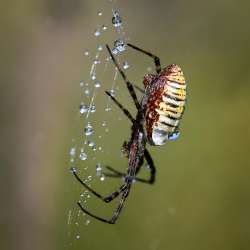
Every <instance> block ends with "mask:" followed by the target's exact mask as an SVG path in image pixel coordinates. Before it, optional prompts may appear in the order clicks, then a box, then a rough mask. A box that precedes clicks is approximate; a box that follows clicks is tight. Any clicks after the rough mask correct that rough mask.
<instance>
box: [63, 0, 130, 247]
mask: <svg viewBox="0 0 250 250" xmlns="http://www.w3.org/2000/svg"><path fill="white" fill-rule="evenodd" d="M103 4H109V6H110V8H111V11H110V12H109V13H105V12H103V11H101V10H99V11H96V19H98V24H97V26H96V27H94V29H93V31H92V34H91V35H92V37H93V45H92V47H91V48H87V49H86V48H85V49H84V52H83V56H84V61H85V65H87V64H89V65H90V66H89V74H88V75H85V76H83V79H82V80H80V82H79V90H80V103H79V107H78V109H77V116H78V122H79V131H76V133H77V136H76V137H75V138H72V141H71V146H70V149H69V164H70V171H71V172H72V171H76V172H77V173H78V174H79V175H80V176H81V179H82V181H83V182H84V183H86V184H87V185H89V186H91V184H92V182H93V181H95V182H103V181H105V176H104V175H103V174H102V170H103V163H102V159H103V155H104V154H107V153H110V152H108V151H110V148H109V147H105V145H103V140H102V139H103V137H105V136H106V135H107V134H108V133H109V130H110V129H109V123H108V119H106V118H107V117H110V115H112V112H113V110H112V107H113V103H112V100H111V99H110V97H108V96H106V97H105V99H104V100H105V104H104V105H103V104H100V103H99V102H98V95H104V93H105V92H104V91H105V90H109V92H110V93H111V94H112V95H113V96H114V95H115V94H116V93H117V91H119V86H118V84H117V82H118V80H119V79H118V78H119V76H118V70H117V69H116V68H115V67H114V64H113V62H112V60H111V59H110V57H109V55H108V53H107V50H106V46H105V44H106V43H107V39H106V38H105V37H106V36H107V33H108V32H110V33H112V35H113V36H115V39H114V40H113V47H112V53H113V54H114V55H116V59H117V61H118V63H119V64H120V65H122V67H123V69H124V70H127V69H129V67H130V66H129V63H128V62H127V61H126V60H123V59H122V58H123V56H122V54H123V53H124V52H125V51H126V43H127V41H128V40H129V38H128V36H127V35H126V33H125V31H124V26H123V20H122V17H121V15H120V11H119V10H118V8H117V7H116V2H115V1H110V0H109V1H108V3H107V2H106V3H103ZM105 17H106V18H107V17H108V20H109V23H107V24H106V23H105V21H104V19H105ZM110 45H111V44H110ZM107 74H109V75H110V81H109V83H108V84H106V83H105V84H104V83H103V82H102V80H101V79H103V76H104V75H107ZM103 114H104V115H103ZM108 115H109V116H108ZM118 119H121V118H120V117H119V118H118ZM73 178H74V177H72V182H75V184H76V193H77V194H80V195H79V196H78V200H75V202H76V201H79V202H80V203H81V204H84V205H86V203H87V202H88V201H89V200H90V198H91V195H90V193H89V191H88V190H86V189H84V188H83V187H82V186H81V185H80V183H78V182H76V180H75V179H73ZM82 219H83V223H84V224H85V225H89V224H90V222H91V219H90V218H89V217H88V216H87V215H85V214H84V213H83V212H82V211H81V210H80V209H79V208H78V206H77V204H76V203H75V207H74V208H72V209H70V210H69V211H68V218H67V225H68V229H67V234H68V238H69V240H70V241H69V246H71V247H72V246H73V244H74V240H73V239H76V240H77V239H80V233H79V225H80V224H82V221H81V222H80V221H79V220H82Z"/></svg>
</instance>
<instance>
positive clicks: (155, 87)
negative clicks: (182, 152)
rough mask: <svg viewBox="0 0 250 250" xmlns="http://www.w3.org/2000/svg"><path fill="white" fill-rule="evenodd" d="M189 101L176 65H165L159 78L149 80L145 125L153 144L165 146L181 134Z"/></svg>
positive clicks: (145, 105) (184, 83)
mask: <svg viewBox="0 0 250 250" xmlns="http://www.w3.org/2000/svg"><path fill="white" fill-rule="evenodd" d="M152 79H153V78H152ZM185 103H186V82H185V78H184V76H183V72H182V70H181V68H180V67H179V66H177V65H176V64H171V65H169V66H167V67H166V68H164V69H163V70H162V71H161V73H160V74H159V76H158V78H154V80H152V82H150V83H148V85H147V88H146V94H145V97H144V98H143V101H142V105H143V107H144V110H145V113H144V117H145V124H144V128H145V132H146V134H147V139H148V141H149V142H150V143H151V144H152V145H163V144H165V143H166V141H167V140H174V139H176V138H177V137H178V135H179V124H180V120H181V118H182V115H183V112H184V108H185Z"/></svg>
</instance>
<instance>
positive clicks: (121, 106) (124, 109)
mask: <svg viewBox="0 0 250 250" xmlns="http://www.w3.org/2000/svg"><path fill="white" fill-rule="evenodd" d="M105 93H106V94H107V95H108V96H109V97H110V98H111V99H112V101H113V102H114V103H115V104H116V105H117V106H118V107H119V108H120V109H121V110H122V112H123V113H124V114H125V115H126V116H127V117H128V119H129V120H130V121H131V122H132V123H134V122H135V119H134V118H133V116H132V115H131V114H130V112H129V111H128V110H127V109H126V108H124V106H123V105H122V104H121V103H120V102H119V101H117V100H116V99H115V97H113V96H112V95H111V94H110V93H109V92H108V91H105Z"/></svg>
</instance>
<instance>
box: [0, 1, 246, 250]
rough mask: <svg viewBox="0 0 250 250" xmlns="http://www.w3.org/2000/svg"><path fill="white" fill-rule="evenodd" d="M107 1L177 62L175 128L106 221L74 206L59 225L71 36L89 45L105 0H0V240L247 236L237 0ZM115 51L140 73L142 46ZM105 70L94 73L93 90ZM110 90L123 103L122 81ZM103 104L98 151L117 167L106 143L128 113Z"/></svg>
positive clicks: (89, 245) (96, 207) (73, 188)
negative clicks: (182, 99) (115, 216)
mask: <svg viewBox="0 0 250 250" xmlns="http://www.w3.org/2000/svg"><path fill="white" fill-rule="evenodd" d="M116 6H117V7H118V9H119V11H120V13H121V15H122V18H123V20H124V25H125V29H126V32H127V34H129V37H130V39H131V43H134V44H136V45H140V46H141V47H142V48H145V49H149V50H151V51H152V52H154V53H155V54H157V55H159V56H160V57H161V60H162V64H165V65H167V64H169V63H178V64H179V65H181V66H182V68H183V70H184V73H185V75H186V78H187V79H188V82H189V92H188V105H187V109H186V113H185V116H184V119H183V122H182V127H181V129H182V134H181V137H180V139H179V140H178V141H176V142H172V143H169V144H168V145H166V146H164V147H157V148H150V152H151V154H152V156H153V157H154V160H155V164H156V166H157V170H158V171H157V182H156V184H155V185H154V186H147V185H142V184H136V185H135V186H134V187H133V190H132V192H131V195H130V197H129V200H128V202H127V206H126V209H125V210H124V212H123V213H122V216H121V218H120V219H119V221H118V223H117V225H115V226H110V225H106V224H102V223H100V222H97V221H94V220H91V223H90V224H89V225H88V226H85V225H84V223H81V219H79V221H78V222H79V224H80V225H79V226H78V227H77V228H76V227H75V226H73V225H72V226H69V225H68V223H67V220H68V214H69V211H74V208H75V206H76V205H75V202H76V201H77V199H78V197H79V187H78V186H79V185H78V184H77V183H75V181H74V180H73V178H72V176H71V175H70V172H69V171H68V168H69V156H68V151H69V147H70V142H71V138H72V136H74V135H75V133H77V132H76V130H77V128H78V127H77V125H76V124H75V121H77V119H76V115H78V113H77V107H78V105H79V84H78V83H79V80H80V79H82V78H83V77H84V76H85V75H87V74H88V70H89V66H88V67H86V65H85V60H86V59H85V58H84V57H83V50H84V49H85V48H90V49H91V48H92V47H91V46H92V45H93V40H94V37H93V29H94V28H95V26H96V24H97V22H98V20H97V19H98V17H97V14H96V13H97V11H99V10H101V11H103V13H104V16H105V17H104V18H107V20H106V21H107V22H108V20H109V22H110V17H111V5H110V3H109V2H108V1H104V0H98V1H97V0H89V1H83V0H81V1H80V0H74V1H66V0H36V1H33V0H25V1H17V0H13V1H2V3H1V15H0V20H1V22H0V28H1V41H0V48H1V56H0V78H1V85H0V86H1V99H0V101H1V110H2V111H1V148H0V152H1V179H2V180H1V207H0V209H1V213H0V223H1V228H0V235H1V236H0V245H1V246H0V248H1V249H3V250H5V249H6V250H9V249H19V250H29V249H33V250H40V249H46V250H50V249H72V250H75V249H85V250H87V249H91V250H95V249H109V250H111V249H121V250H122V249H138V250H139V249H143V250H147V249H148V250H158V249H171V250H175V249H176V250H182V249H183V250H184V249H185V250H191V249H192V250H195V249H197V250H198V249H199V250H200V249H203V250H204V249H214V250H215V249H218V250H222V249H225V250H230V249H232V250H233V249H234V250H236V249H242V250H243V249H249V246H250V228H249V224H250V223H249V222H250V215H249V211H250V196H249V190H250V182H249V175H250V170H249V167H250V160H249V149H250V128H249V122H250V112H249V104H250V102H249V91H250V81H249V80H250V71H249V66H250V63H249V58H250V27H249V8H250V3H249V1H238V2H236V1H232V0H211V1H198V0H189V1H185V0H175V1H172V0H171V1H170V0H158V1H148V0H144V1H143V0H138V1H132V0H128V1H122V0H117V2H116ZM106 39H107V42H109V43H110V42H111V41H113V40H114V37H112V36H110V37H107V38H106ZM126 57H127V59H128V61H129V62H130V64H131V69H130V71H128V76H129V78H130V79H131V80H133V81H134V82H136V83H137V84H140V83H141V80H142V77H143V75H144V74H145V69H146V68H147V66H148V65H150V64H151V66H152V63H151V60H150V59H148V58H146V57H144V56H143V55H138V54H137V53H135V52H133V51H131V50H129V51H127V52H126ZM108 81H109V79H108V78H105V76H104V77H103V79H102V82H103V84H104V85H103V88H102V90H104V89H106V88H105V84H108ZM120 83H121V81H120ZM108 86H110V85H108ZM124 91H126V90H125V89H124ZM100 93H101V92H100ZM120 93H122V92H120ZM104 98H105V96H104V94H100V95H99V96H98V102H100V103H101V102H102V101H103V100H104ZM122 101H123V103H126V105H127V106H128V107H129V108H130V109H131V110H132V112H134V111H135V110H134V109H133V106H132V105H131V100H130V99H129V96H128V95H124V96H123V99H122ZM112 112H114V113H112V114H114V115H112V116H109V117H106V118H107V121H108V122H109V126H110V127H109V128H110V130H111V131H110V133H109V136H108V137H107V138H106V139H105V140H103V143H104V144H105V143H106V144H107V143H109V144H110V150H109V152H110V155H105V157H104V158H103V162H107V163H109V164H110V165H111V164H112V166H117V168H120V169H124V168H126V161H125V160H121V157H120V155H119V153H118V152H119V150H120V148H119V147H120V145H121V143H122V142H123V140H124V139H126V138H128V137H129V133H130V130H129V122H128V121H126V120H125V119H124V120H123V121H122V122H121V121H118V120H117V119H116V117H117V116H116V114H119V111H118V110H117V109H114V111H112ZM101 115H102V116H104V117H105V116H106V114H105V113H103V114H101ZM118 128H119V129H118ZM111 145H112V147H111ZM113 147H114V151H113ZM112 152H115V153H113V154H112ZM92 167H93V168H95V166H92ZM89 169H91V164H90V165H89ZM90 171H91V170H90ZM104 184H105V185H104ZM93 185H94V186H95V187H96V189H98V188H99V190H100V189H101V190H103V191H104V190H105V188H104V186H105V187H106V188H107V190H109V191H111V190H114V189H115V188H116V187H117V186H118V185H117V182H115V181H113V180H112V181H110V182H109V181H105V182H104V183H102V184H100V183H99V182H96V183H95V182H93ZM91 202H92V203H93V204H92V203H90V204H89V207H90V208H91V210H92V211H95V212H96V213H98V214H102V215H106V216H109V215H110V214H111V213H112V208H113V207H112V206H111V207H110V208H109V207H108V206H107V205H106V204H102V203H101V202H99V201H95V199H94V198H93V199H91ZM105 213H106V214H105ZM76 233H77V234H79V235H80V239H78V240H76V237H75V235H76Z"/></svg>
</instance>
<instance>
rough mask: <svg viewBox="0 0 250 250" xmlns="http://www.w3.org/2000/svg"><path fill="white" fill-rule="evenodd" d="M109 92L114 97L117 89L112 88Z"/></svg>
mask: <svg viewBox="0 0 250 250" xmlns="http://www.w3.org/2000/svg"><path fill="white" fill-rule="evenodd" d="M109 94H110V95H112V96H113V97H114V96H115V90H114V89H111V90H110V91H109Z"/></svg>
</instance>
